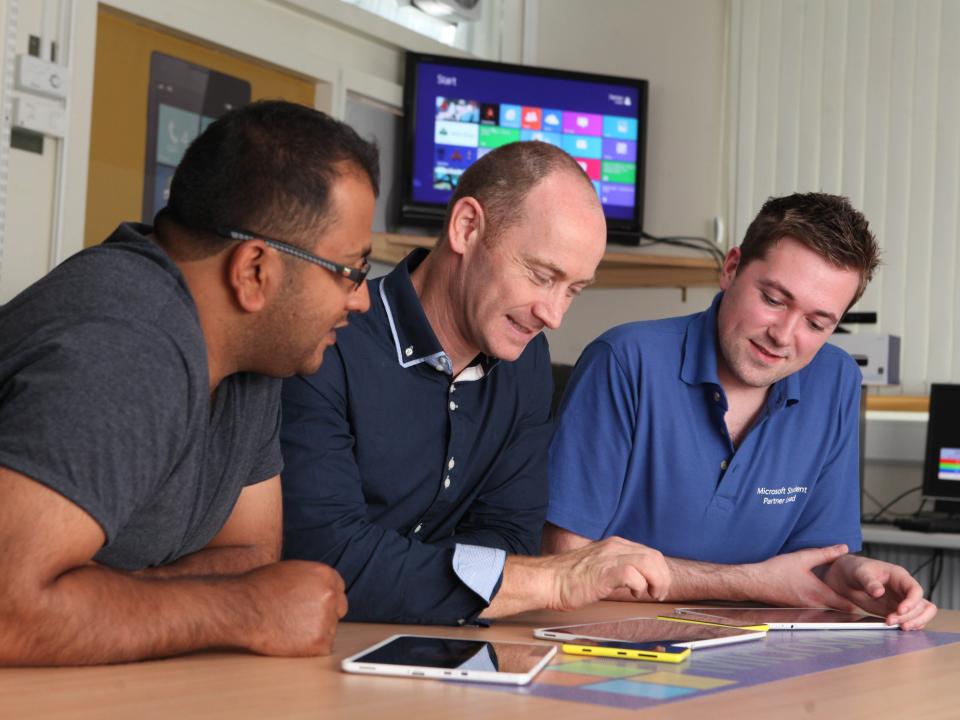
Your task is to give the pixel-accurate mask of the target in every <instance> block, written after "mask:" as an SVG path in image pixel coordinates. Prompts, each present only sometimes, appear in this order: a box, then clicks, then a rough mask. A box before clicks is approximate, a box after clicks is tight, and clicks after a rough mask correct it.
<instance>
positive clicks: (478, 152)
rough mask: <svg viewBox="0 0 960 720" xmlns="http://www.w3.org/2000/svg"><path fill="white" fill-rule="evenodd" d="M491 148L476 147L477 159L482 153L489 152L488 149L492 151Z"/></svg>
mask: <svg viewBox="0 0 960 720" xmlns="http://www.w3.org/2000/svg"><path fill="white" fill-rule="evenodd" d="M492 150H493V148H488V147H478V148H477V160H479V159H480V158H482V157H483V156H484V155H486V154H487V153H488V152H490V151H492Z"/></svg>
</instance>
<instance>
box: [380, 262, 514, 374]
mask: <svg viewBox="0 0 960 720" xmlns="http://www.w3.org/2000/svg"><path fill="white" fill-rule="evenodd" d="M429 253H430V251H429V250H427V249H425V248H417V249H415V250H413V251H412V252H411V253H410V254H409V255H407V256H406V257H405V258H404V259H403V260H401V261H400V263H399V264H398V265H397V266H396V267H395V268H394V269H393V270H392V271H391V272H390V274H388V275H387V276H386V277H385V278H384V279H383V282H381V283H380V299H381V300H382V301H383V307H384V310H386V313H387V322H388V323H389V324H390V332H391V334H392V335H393V342H394V345H395V347H396V351H397V362H399V363H400V366H401V367H404V368H408V367H412V366H414V365H419V364H420V363H427V364H428V365H429V366H430V367H432V368H434V369H435V370H438V371H440V372H444V373H446V374H448V375H452V374H453V363H451V361H450V358H449V357H448V356H447V354H446V353H445V352H444V350H443V347H442V346H441V345H440V341H439V340H437V336H436V335H435V334H434V332H433V328H432V327H430V321H429V320H427V316H426V314H425V313H424V312H423V305H422V304H421V303H420V297H419V296H418V295H417V291H416V289H415V288H414V287H413V281H412V280H411V279H410V274H411V273H412V272H413V271H414V270H416V269H417V267H418V266H419V265H420V263H422V262H423V261H424V259H425V258H426V257H427V255H428V254H429ZM496 362H497V361H496V360H495V359H494V358H491V357H488V356H486V355H483V354H481V355H478V356H477V358H475V359H474V361H473V362H471V363H470V365H469V366H468V367H467V368H466V369H464V370H463V372H461V373H460V376H458V379H464V380H467V379H469V380H474V379H480V378H481V377H483V375H485V374H486V373H488V372H489V371H490V370H491V369H492V368H493V366H494V365H496ZM474 367H476V368H478V369H479V374H477V372H472V373H468V371H470V370H471V368H474ZM465 374H466V375H465ZM475 376H476V377H475Z"/></svg>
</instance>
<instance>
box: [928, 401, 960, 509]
mask: <svg viewBox="0 0 960 720" xmlns="http://www.w3.org/2000/svg"><path fill="white" fill-rule="evenodd" d="M923 494H924V496H925V497H929V498H935V499H936V500H937V502H936V509H937V510H945V511H947V512H953V513H955V512H958V511H960V385H946V384H933V385H931V386H930V417H929V420H928V421H927V454H926V456H925V457H924V463H923Z"/></svg>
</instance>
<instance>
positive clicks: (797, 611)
mask: <svg viewBox="0 0 960 720" xmlns="http://www.w3.org/2000/svg"><path fill="white" fill-rule="evenodd" d="M674 614H675V615H677V616H678V617H681V618H686V619H690V620H698V621H701V622H715V623H722V624H726V625H738V626H740V625H766V626H767V627H769V628H770V629H771V630H895V629H896V628H898V627H900V626H899V625H887V623H886V621H884V619H883V618H882V617H877V616H876V615H861V614H860V613H850V612H843V611H842V610H831V609H829V608H754V607H699V608H677V609H676V610H674Z"/></svg>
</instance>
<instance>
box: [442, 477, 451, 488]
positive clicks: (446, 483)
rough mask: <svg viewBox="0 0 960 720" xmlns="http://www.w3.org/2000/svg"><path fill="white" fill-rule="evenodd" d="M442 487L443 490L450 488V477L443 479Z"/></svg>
mask: <svg viewBox="0 0 960 720" xmlns="http://www.w3.org/2000/svg"><path fill="white" fill-rule="evenodd" d="M443 486H444V487H445V488H448V487H450V476H449V475H447V476H446V477H445V478H444V479H443Z"/></svg>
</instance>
